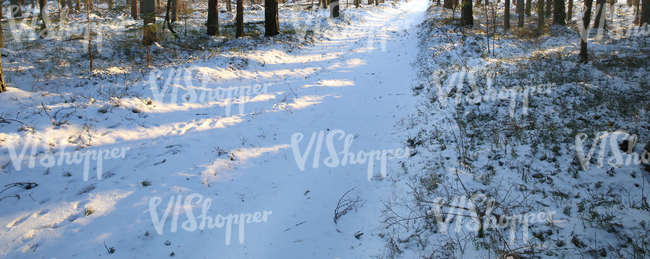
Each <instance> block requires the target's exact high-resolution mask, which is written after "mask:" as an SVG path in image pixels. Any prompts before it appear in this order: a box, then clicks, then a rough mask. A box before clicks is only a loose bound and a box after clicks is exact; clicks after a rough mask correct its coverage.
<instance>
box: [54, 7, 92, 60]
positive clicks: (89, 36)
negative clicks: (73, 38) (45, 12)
mask: <svg viewBox="0 0 650 259" xmlns="http://www.w3.org/2000/svg"><path fill="white" fill-rule="evenodd" d="M42 1H45V0H42ZM86 14H87V18H88V55H89V56H90V72H93V44H92V41H91V40H92V34H91V31H90V0H86Z"/></svg>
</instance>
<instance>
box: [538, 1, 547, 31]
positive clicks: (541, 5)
mask: <svg viewBox="0 0 650 259" xmlns="http://www.w3.org/2000/svg"><path fill="white" fill-rule="evenodd" d="M546 1H550V0H546ZM542 27H544V0H538V1H537V30H538V31H542Z"/></svg>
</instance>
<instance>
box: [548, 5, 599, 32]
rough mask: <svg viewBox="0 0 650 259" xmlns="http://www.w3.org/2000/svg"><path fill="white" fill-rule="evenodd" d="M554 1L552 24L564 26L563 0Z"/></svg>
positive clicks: (564, 11)
mask: <svg viewBox="0 0 650 259" xmlns="http://www.w3.org/2000/svg"><path fill="white" fill-rule="evenodd" d="M554 1H555V3H554V5H553V24H557V25H563V26H566V10H565V9H564V0H554ZM599 1H600V0H599ZM603 1H605V0H603Z"/></svg>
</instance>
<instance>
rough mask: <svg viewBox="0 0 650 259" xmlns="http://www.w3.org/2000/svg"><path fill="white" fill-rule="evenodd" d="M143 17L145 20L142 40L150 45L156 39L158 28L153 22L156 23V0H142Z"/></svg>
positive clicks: (146, 44)
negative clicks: (156, 28)
mask: <svg viewBox="0 0 650 259" xmlns="http://www.w3.org/2000/svg"><path fill="white" fill-rule="evenodd" d="M140 8H141V9H142V19H143V20H144V33H143V38H142V41H143V43H144V45H145V46H149V45H151V44H153V42H154V41H156V30H155V28H154V26H153V24H155V23H156V0H142V5H141V6H140Z"/></svg>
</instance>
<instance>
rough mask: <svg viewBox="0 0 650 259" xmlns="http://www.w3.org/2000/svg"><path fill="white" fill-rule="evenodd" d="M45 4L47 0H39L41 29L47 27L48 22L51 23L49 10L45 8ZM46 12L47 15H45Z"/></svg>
mask: <svg viewBox="0 0 650 259" xmlns="http://www.w3.org/2000/svg"><path fill="white" fill-rule="evenodd" d="M45 4H47V1H46V0H38V10H39V11H40V13H39V14H38V19H39V20H41V22H42V23H41V30H44V29H47V23H49V22H50V21H49V20H50V19H48V18H47V14H46V12H47V10H45ZM43 14H45V15H43Z"/></svg>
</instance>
